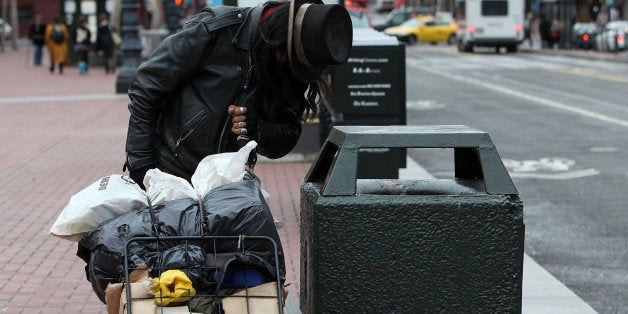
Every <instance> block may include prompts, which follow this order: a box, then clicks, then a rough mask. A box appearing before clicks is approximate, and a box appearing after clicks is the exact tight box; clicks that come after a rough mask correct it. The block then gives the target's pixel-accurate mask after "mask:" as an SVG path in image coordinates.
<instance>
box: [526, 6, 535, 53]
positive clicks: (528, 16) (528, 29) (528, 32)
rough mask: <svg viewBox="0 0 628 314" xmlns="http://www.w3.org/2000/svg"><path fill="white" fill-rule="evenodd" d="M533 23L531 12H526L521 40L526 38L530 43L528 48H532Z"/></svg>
mask: <svg viewBox="0 0 628 314" xmlns="http://www.w3.org/2000/svg"><path fill="white" fill-rule="evenodd" d="M533 23H534V15H533V14H532V12H528V14H526V20H525V25H524V26H523V35H524V37H523V40H527V41H528V44H529V45H530V49H532V28H533Z"/></svg>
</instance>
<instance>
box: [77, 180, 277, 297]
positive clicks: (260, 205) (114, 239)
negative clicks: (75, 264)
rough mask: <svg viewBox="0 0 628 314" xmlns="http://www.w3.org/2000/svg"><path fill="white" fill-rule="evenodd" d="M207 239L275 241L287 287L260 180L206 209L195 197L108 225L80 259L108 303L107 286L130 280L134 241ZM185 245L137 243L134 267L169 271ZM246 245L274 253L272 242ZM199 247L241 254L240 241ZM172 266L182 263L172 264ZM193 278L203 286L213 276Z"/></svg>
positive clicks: (211, 198) (224, 192) (210, 201)
mask: <svg viewBox="0 0 628 314" xmlns="http://www.w3.org/2000/svg"><path fill="white" fill-rule="evenodd" d="M201 209H202V211H200V210H201ZM201 235H204V236H240V235H244V236H265V237H269V238H271V239H272V240H273V241H274V242H275V243H276V245H277V252H278V256H279V261H278V262H279V263H278V266H279V270H280V276H281V278H278V280H279V281H281V282H282V283H283V282H284V281H285V263H284V256H283V248H282V247H281V242H280V239H279V234H278V233H277V229H276V227H275V224H274V219H273V217H272V214H271V213H270V210H269V209H268V205H267V204H266V202H265V200H264V197H263V195H262V193H261V189H260V186H259V182H258V181H257V180H242V181H238V182H234V183H229V184H226V185H223V186H220V187H218V188H216V189H214V190H212V191H210V192H209V193H208V194H207V195H206V196H205V198H204V199H203V201H202V206H199V204H198V202H197V201H196V200H193V199H189V198H187V199H180V200H174V201H169V202H165V203H164V204H162V205H160V206H157V207H154V208H152V209H151V208H145V209H142V210H136V211H132V212H128V213H126V214H123V215H121V216H119V217H116V218H114V219H111V220H109V221H106V222H104V223H103V224H102V225H101V226H99V227H98V229H96V230H94V231H93V232H91V233H89V234H88V235H86V236H85V237H83V238H82V239H81V241H80V242H79V250H78V252H77V255H78V256H79V257H81V258H82V259H83V260H85V262H86V263H87V266H86V275H87V279H88V280H89V281H90V282H91V283H92V288H93V290H94V292H96V294H97V295H98V297H99V298H100V299H101V301H103V302H104V299H105V298H104V291H105V289H106V288H107V285H108V284H109V283H117V282H121V281H122V280H123V279H124V250H125V246H126V244H127V242H128V241H129V240H130V239H131V238H135V237H165V236H201ZM180 244H181V243H180V242H178V241H139V242H137V241H133V242H132V244H131V245H130V246H129V249H128V256H129V260H128V263H129V268H131V269H132V268H135V267H137V266H139V265H140V264H141V263H146V265H147V266H148V267H149V268H151V269H161V268H164V264H163V253H164V252H165V251H167V250H168V249H171V248H173V247H175V246H177V245H180ZM246 244H247V246H246V249H247V250H250V251H258V252H274V248H273V246H272V244H271V243H270V242H269V241H262V240H247V241H246ZM194 245H198V246H199V247H200V248H201V249H202V250H204V251H205V252H207V253H208V254H210V253H228V252H236V251H238V249H239V248H238V241H218V242H216V241H201V242H195V243H194ZM174 256H186V255H185V254H179V255H177V254H174ZM169 263H173V264H176V263H177V262H176V261H172V260H171V261H170V262H169ZM180 263H182V264H185V263H186V262H185V261H180ZM192 276H196V275H195V274H192ZM199 276H204V274H200V275H199ZM190 279H191V280H192V281H193V282H197V283H198V282H205V281H206V280H208V279H209V278H190Z"/></svg>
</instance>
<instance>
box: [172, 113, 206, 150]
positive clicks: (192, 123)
mask: <svg viewBox="0 0 628 314" xmlns="http://www.w3.org/2000/svg"><path fill="white" fill-rule="evenodd" d="M203 117H204V115H203V114H199V115H197V116H196V117H194V119H192V121H190V123H188V125H187V126H186V127H185V128H184V129H183V130H182V131H181V135H180V136H179V138H178V139H177V142H176V143H175V145H174V156H175V157H178V155H179V145H181V142H183V141H185V140H186V139H187V138H188V137H190V135H192V134H193V133H194V131H195V130H196V127H197V126H198V122H199V121H201V120H203Z"/></svg>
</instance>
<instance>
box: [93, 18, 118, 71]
mask: <svg viewBox="0 0 628 314" xmlns="http://www.w3.org/2000/svg"><path fill="white" fill-rule="evenodd" d="M98 20H99V22H98V30H97V32H96V50H98V51H102V52H103V57H104V59H105V60H104V61H105V73H114V72H115V71H116V63H115V60H114V50H115V43H114V41H113V37H112V36H111V25H109V16H108V15H107V13H101V14H100V15H99V17H98Z"/></svg>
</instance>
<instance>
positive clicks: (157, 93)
mask: <svg viewBox="0 0 628 314" xmlns="http://www.w3.org/2000/svg"><path fill="white" fill-rule="evenodd" d="M352 38H353V31H352V24H351V19H350V17H349V14H348V12H347V10H346V9H345V8H344V7H343V6H340V5H338V4H323V2H322V1H320V0H292V1H290V2H279V1H270V2H266V3H265V4H263V5H262V6H258V7H246V8H245V7H242V8H238V7H224V6H223V7H214V8H205V9H203V10H202V11H200V13H198V14H196V15H195V16H193V17H192V18H191V19H189V21H188V22H186V23H185V24H184V25H183V28H182V30H181V31H180V32H178V33H176V34H173V35H171V36H169V37H167V38H166V39H164V41H162V42H161V43H160V44H159V46H158V47H157V48H156V49H155V51H154V53H153V54H152V56H151V57H150V58H149V59H148V61H146V62H144V63H143V64H141V65H140V66H139V67H138V69H137V70H136V72H135V74H134V75H133V79H132V81H131V84H130V86H129V91H128V95H129V99H130V104H129V111H130V113H131V115H130V118H129V128H128V133H127V142H126V153H127V159H126V162H125V167H124V170H127V169H128V170H129V174H130V177H131V178H132V179H133V180H134V181H135V182H136V183H138V184H140V185H142V186H143V179H144V176H145V174H146V171H147V170H149V169H152V168H158V169H160V170H161V171H164V172H166V173H170V174H172V175H175V176H179V177H181V178H184V179H186V180H190V178H191V176H192V174H193V173H194V171H195V170H196V167H197V165H198V163H199V162H200V161H201V160H202V159H203V158H204V157H206V156H207V155H210V154H216V153H222V152H233V151H237V150H238V148H239V145H238V137H241V136H247V137H248V139H250V140H254V141H256V142H257V144H258V145H257V148H256V151H257V153H259V154H261V155H263V156H266V157H268V158H271V159H276V158H280V157H283V156H285V155H286V154H288V153H289V152H290V151H291V150H292V149H293V148H294V147H295V145H296V143H297V141H298V139H299V137H300V134H301V122H302V121H303V119H304V118H307V117H311V116H313V115H314V114H315V113H316V108H317V105H318V103H317V102H318V101H320V100H321V99H327V101H330V99H329V97H330V95H329V91H330V87H329V85H328V83H327V82H326V76H325V75H323V73H324V71H325V69H326V68H327V66H329V65H336V64H341V63H344V62H345V61H346V60H347V59H348V58H349V53H350V50H351V42H352ZM304 115H305V116H304Z"/></svg>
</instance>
